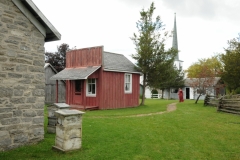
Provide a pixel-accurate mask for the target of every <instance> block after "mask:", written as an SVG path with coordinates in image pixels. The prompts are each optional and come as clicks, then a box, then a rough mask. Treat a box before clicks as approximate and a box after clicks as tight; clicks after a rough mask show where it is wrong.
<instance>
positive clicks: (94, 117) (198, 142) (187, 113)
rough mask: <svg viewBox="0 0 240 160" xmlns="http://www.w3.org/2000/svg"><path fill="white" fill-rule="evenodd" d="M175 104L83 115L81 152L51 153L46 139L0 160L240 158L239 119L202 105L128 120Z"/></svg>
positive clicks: (149, 102) (186, 104) (157, 103)
mask: <svg viewBox="0 0 240 160" xmlns="http://www.w3.org/2000/svg"><path fill="white" fill-rule="evenodd" d="M174 102H177V101H175V100H146V105H145V106H140V107H136V108H130V109H118V110H104V111H88V112H86V114H84V115H83V140H82V143H83V145H82V148H81V149H80V150H78V151H73V152H69V153H60V152H56V151H53V150H52V149H51V147H52V146H53V145H54V141H55V140H54V138H55V135H54V134H47V133H46V134H45V139H44V140H43V141H42V142H40V143H39V144H37V145H32V146H25V147H21V148H18V149H15V150H12V151H8V152H0V159H1V160H2V159H4V160H5V159H24V160H25V159H26V160H28V159H66V160H69V159H70V160H72V159H76V160H78V159H81V160H113V159H114V160H158V159H186V160H189V159H194V160H195V159H210V160H214V159H216V160H221V159H223V160H226V159H231V160H234V159H236V160H239V159H240V151H239V149H240V116H238V115H232V114H227V113H221V112H217V111H216V108H214V107H204V106H203V101H199V102H198V103H199V104H194V102H195V101H192V100H187V101H185V102H184V103H177V110H176V111H173V112H168V113H164V114H158V115H152V116H142V117H127V116H129V115H137V114H144V113H155V112H161V111H165V110H166V106H167V104H170V103H174Z"/></svg>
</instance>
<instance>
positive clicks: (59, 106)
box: [47, 103, 70, 133]
mask: <svg viewBox="0 0 240 160" xmlns="http://www.w3.org/2000/svg"><path fill="white" fill-rule="evenodd" d="M69 108H70V106H69V105H68V104H66V103H54V104H52V105H50V106H48V108H47V109H48V126H47V132H48V133H56V125H57V117H56V116H55V114H54V113H55V111H58V110H63V109H69Z"/></svg>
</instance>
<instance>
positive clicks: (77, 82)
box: [75, 80, 82, 92]
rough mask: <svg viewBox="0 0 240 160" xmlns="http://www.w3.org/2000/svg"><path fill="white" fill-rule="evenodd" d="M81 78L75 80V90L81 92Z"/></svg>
mask: <svg viewBox="0 0 240 160" xmlns="http://www.w3.org/2000/svg"><path fill="white" fill-rule="evenodd" d="M81 89H82V88H81V80H76V81H75V92H81Z"/></svg>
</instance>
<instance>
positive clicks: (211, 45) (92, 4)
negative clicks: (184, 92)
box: [32, 0, 240, 69]
mask: <svg viewBox="0 0 240 160" xmlns="http://www.w3.org/2000/svg"><path fill="white" fill-rule="evenodd" d="M32 1H33V2H34V3H35V4H36V6H37V7H38V8H39V9H40V10H41V12H42V13H43V14H44V15H45V16H46V18H47V19H48V20H49V21H50V22H51V23H52V24H53V26H54V27H55V28H56V29H57V30H58V31H59V32H60V34H61V35H62V38H61V40H60V41H54V42H47V43H45V50H46V51H50V52H55V51H56V50H57V46H59V45H61V44H62V43H67V44H69V46H70V48H73V47H76V48H85V47H92V46H100V45H103V46H104V50H105V51H109V52H114V53H120V54H124V55H126V56H127V57H128V58H129V59H131V57H130V55H131V54H134V53H135V49H134V47H135V46H134V44H133V42H132V40H131V39H130V37H132V35H133V33H137V29H136V22H137V21H138V20H139V19H140V14H139V12H140V11H141V10H142V9H143V8H144V9H145V10H147V9H148V8H149V6H150V4H151V2H152V1H150V0H68V1H65V0H32ZM154 3H155V6H156V10H155V15H159V16H160V17H161V20H162V21H163V23H164V24H165V30H166V31H169V32H171V30H172V29H173V23H174V13H176V15H177V17H176V19H177V34H178V49H179V50H180V53H179V59H180V60H182V61H184V62H183V68H184V69H187V68H188V67H189V66H190V65H191V64H192V63H194V62H197V61H198V59H201V58H210V57H211V56H212V55H214V54H216V53H223V52H224V49H223V48H226V47H227V41H228V40H230V39H232V38H236V37H237V36H238V33H240V1H239V0H155V1H154ZM171 43H172V39H171V38H168V41H167V46H168V47H171Z"/></svg>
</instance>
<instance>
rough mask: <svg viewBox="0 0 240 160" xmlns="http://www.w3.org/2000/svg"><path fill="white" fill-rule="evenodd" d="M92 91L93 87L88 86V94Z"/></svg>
mask: <svg viewBox="0 0 240 160" xmlns="http://www.w3.org/2000/svg"><path fill="white" fill-rule="evenodd" d="M91 91H92V86H91V84H88V92H89V93H90V92H91Z"/></svg>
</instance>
